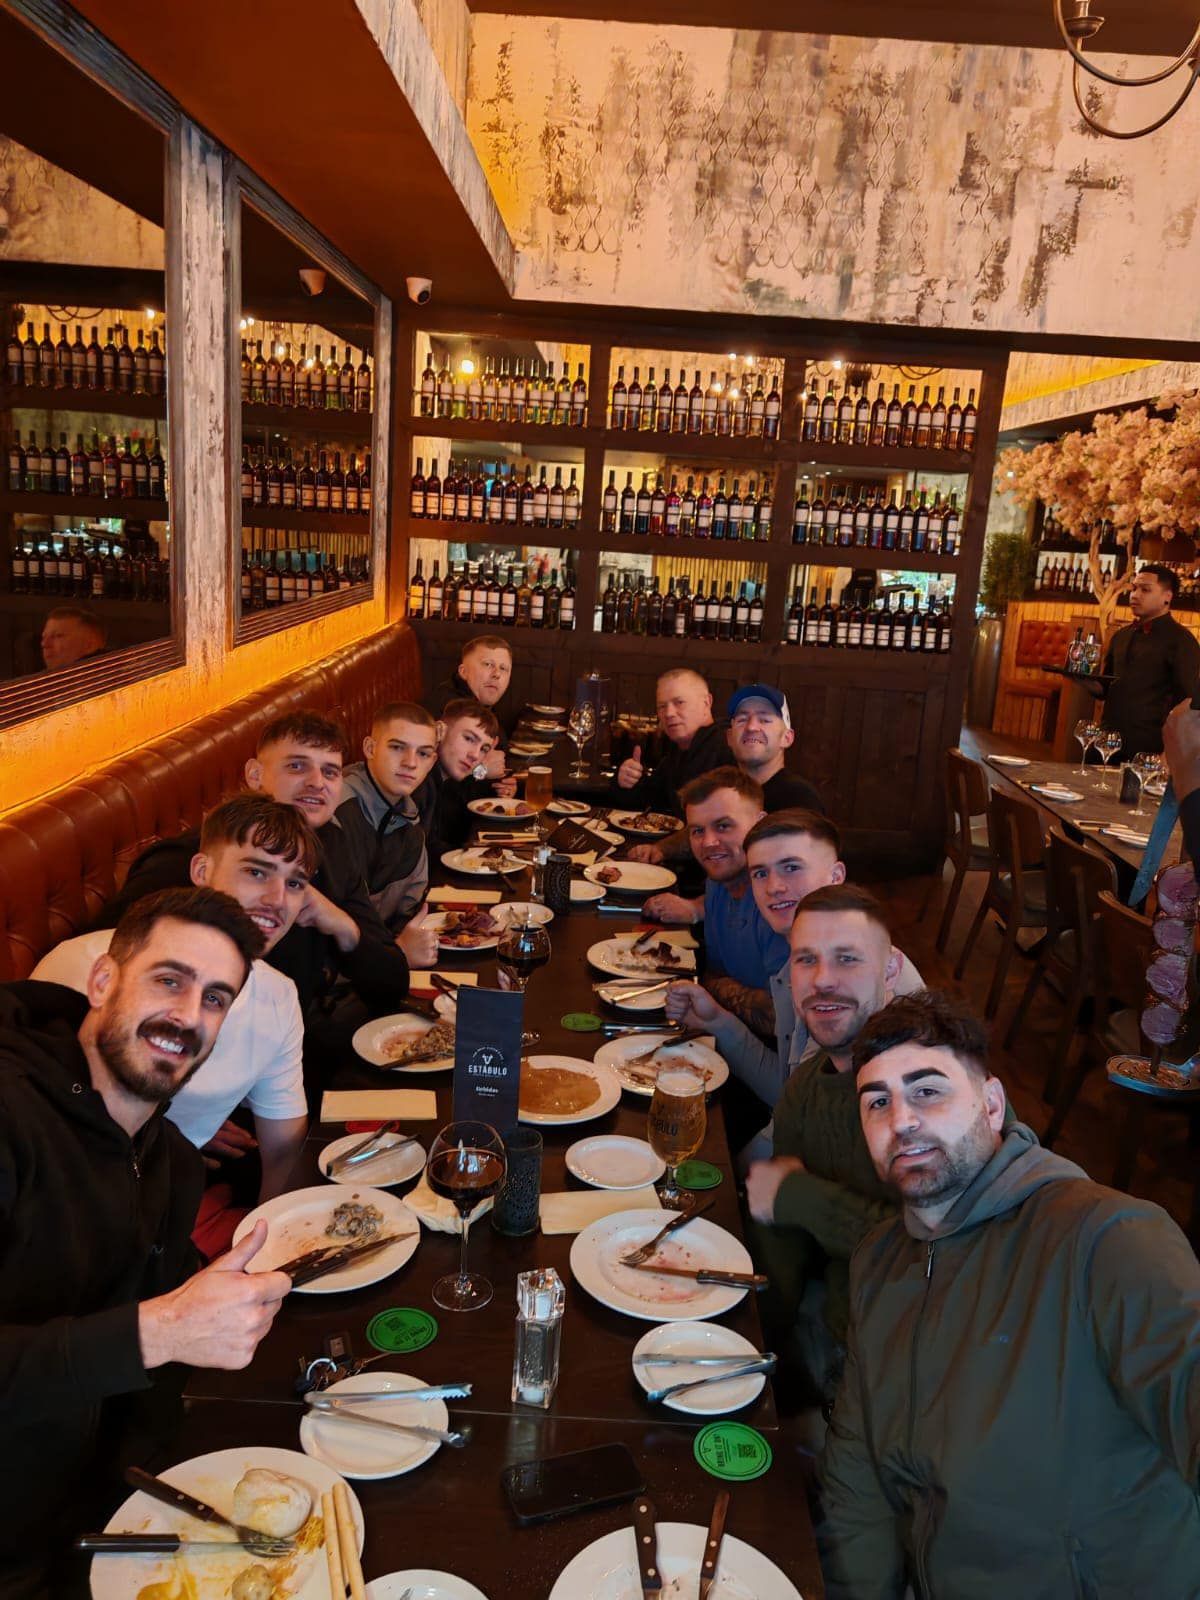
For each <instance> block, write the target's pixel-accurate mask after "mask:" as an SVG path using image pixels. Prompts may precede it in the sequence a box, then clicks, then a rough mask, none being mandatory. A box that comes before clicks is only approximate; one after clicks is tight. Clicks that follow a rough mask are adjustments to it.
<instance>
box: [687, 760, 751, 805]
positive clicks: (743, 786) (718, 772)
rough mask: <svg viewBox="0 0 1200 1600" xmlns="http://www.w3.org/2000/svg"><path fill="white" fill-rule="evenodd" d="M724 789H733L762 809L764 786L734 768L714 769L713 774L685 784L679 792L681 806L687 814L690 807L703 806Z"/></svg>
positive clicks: (703, 773)
mask: <svg viewBox="0 0 1200 1600" xmlns="http://www.w3.org/2000/svg"><path fill="white" fill-rule="evenodd" d="M722 789H732V790H733V792H734V794H740V795H741V797H742V799H743V800H749V802H750V804H751V805H752V806H758V807H760V808H761V807H762V803H763V792H762V784H761V783H755V781H754V779H753V778H748V777H747V776H746V774H745V773H744V772H743V771H742V769H741V767H732V766H731V767H714V768H713V769H712V771H711V772H702V773H701V774H700V776H699V777H698V778H693V779H692V781H691V782H690V783H685V784H684V786H683V788H682V789H680V791H679V804H680V805H681V806H682V807H683V809H684V811H685V812H686V811H687V808H688V807H689V806H700V805H703V804H704V802H705V801H706V800H711V799H712V797H713V795H715V794H718V793H719V792H720V791H721V790H722Z"/></svg>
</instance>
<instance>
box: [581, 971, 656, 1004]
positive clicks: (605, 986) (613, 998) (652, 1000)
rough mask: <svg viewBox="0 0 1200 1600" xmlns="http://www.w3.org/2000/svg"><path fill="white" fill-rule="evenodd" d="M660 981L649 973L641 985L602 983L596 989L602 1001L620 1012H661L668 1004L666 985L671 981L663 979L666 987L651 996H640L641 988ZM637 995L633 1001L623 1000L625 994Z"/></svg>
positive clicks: (652, 992)
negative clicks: (639, 990)
mask: <svg viewBox="0 0 1200 1600" xmlns="http://www.w3.org/2000/svg"><path fill="white" fill-rule="evenodd" d="M659 981H660V980H659V979H658V978H656V977H655V976H654V974H653V973H648V974H647V976H646V977H645V979H644V980H642V982H641V983H602V984H599V985H598V986H597V988H596V993H597V994H598V995H599V996H600V998H601V1000H606V1001H607V1002H608V1004H609V1005H610V1006H615V1007H616V1009H617V1010H618V1011H640V1012H643V1013H645V1012H648V1011H661V1010H662V1008H663V1006H664V1005H665V1004H666V998H667V991H666V987H665V985H666V984H668V983H669V982H670V981H671V980H670V979H669V978H663V979H662V980H661V982H662V983H663V985H664V987H663V988H661V989H654V990H652V991H651V993H650V994H638V989H639V988H644V987H645V985H646V984H648V983H658V982H659ZM626 992H628V993H629V994H632V995H635V996H636V998H635V999H633V1000H626V999H624V998H623V996H624V995H625V993H626Z"/></svg>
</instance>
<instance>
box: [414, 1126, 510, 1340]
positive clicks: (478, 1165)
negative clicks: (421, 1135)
mask: <svg viewBox="0 0 1200 1600" xmlns="http://www.w3.org/2000/svg"><path fill="white" fill-rule="evenodd" d="M507 1165H508V1162H507V1158H506V1156H505V1154H504V1141H503V1139H501V1137H500V1135H499V1134H498V1133H497V1132H496V1130H495V1128H493V1127H491V1126H490V1125H489V1124H488V1123H486V1122H450V1123H447V1125H446V1126H445V1127H444V1128H443V1129H442V1131H441V1133H439V1134H438V1136H437V1138H436V1139H435V1140H434V1141H433V1143H432V1144H431V1145H430V1147H429V1159H428V1160H427V1162H426V1163H425V1177H426V1179H427V1181H428V1183H429V1187H430V1188H431V1189H432V1190H433V1192H434V1194H438V1195H441V1196H442V1198H443V1199H444V1200H449V1201H450V1202H451V1204H452V1205H453V1206H454V1209H455V1210H456V1211H457V1212H458V1219H459V1224H460V1226H461V1228H462V1250H461V1253H460V1255H459V1258H458V1272H457V1273H453V1272H450V1273H447V1274H446V1276H445V1277H444V1278H439V1279H438V1280H437V1282H436V1283H435V1284H434V1286H433V1303H434V1305H437V1306H441V1308H442V1310H443V1311H478V1310H479V1308H480V1307H481V1306H486V1305H487V1303H488V1301H489V1300H490V1299H491V1298H492V1285H491V1283H490V1281H489V1280H488V1279H487V1278H485V1277H482V1276H481V1275H480V1274H479V1273H478V1272H468V1271H467V1240H468V1237H469V1232H470V1230H469V1226H468V1223H467V1218H468V1217H469V1216H470V1214H471V1212H472V1211H474V1209H475V1207H476V1206H477V1205H478V1204H479V1202H480V1201H481V1200H490V1199H491V1198H492V1196H493V1195H494V1194H495V1193H496V1191H497V1190H498V1189H499V1187H500V1185H501V1184H502V1183H503V1182H504V1173H505V1169H506V1168H507Z"/></svg>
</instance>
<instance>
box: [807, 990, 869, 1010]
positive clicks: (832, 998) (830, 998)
mask: <svg viewBox="0 0 1200 1600" xmlns="http://www.w3.org/2000/svg"><path fill="white" fill-rule="evenodd" d="M856 1004H857V1001H856V1000H854V998H853V997H852V996H851V995H848V994H810V995H809V996H808V998H807V999H806V1000H802V1001H801V1002H800V1009H801V1011H807V1010H808V1008H809V1007H810V1006H853V1005H856Z"/></svg>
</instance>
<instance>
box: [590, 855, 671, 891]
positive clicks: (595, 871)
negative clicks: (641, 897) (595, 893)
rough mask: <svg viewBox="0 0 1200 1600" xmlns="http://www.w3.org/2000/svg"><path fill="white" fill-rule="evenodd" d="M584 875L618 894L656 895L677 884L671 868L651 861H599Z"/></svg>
mask: <svg viewBox="0 0 1200 1600" xmlns="http://www.w3.org/2000/svg"><path fill="white" fill-rule="evenodd" d="M583 875H584V877H585V878H588V879H590V880H591V882H592V883H602V884H603V885H604V887H605V888H606V889H615V890H616V891H617V892H618V894H654V893H655V892H656V891H657V890H659V889H669V888H670V887H671V885H672V884H673V883H674V882H675V874H674V873H673V872H672V871H671V869H670V868H669V867H658V866H655V865H654V864H653V863H652V862H649V861H597V862H596V863H595V865H594V866H590V867H584V869H583Z"/></svg>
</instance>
